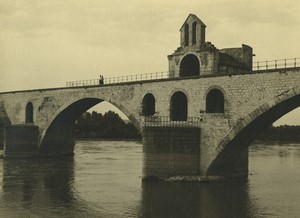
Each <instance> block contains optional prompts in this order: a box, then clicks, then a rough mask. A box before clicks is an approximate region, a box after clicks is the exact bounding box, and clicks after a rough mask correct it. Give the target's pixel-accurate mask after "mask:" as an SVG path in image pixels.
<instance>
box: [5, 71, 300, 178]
mask: <svg viewBox="0 0 300 218" xmlns="http://www.w3.org/2000/svg"><path fill="white" fill-rule="evenodd" d="M299 71H300V70H299V69H298V68H292V69H285V70H274V71H271V72H270V71H257V72H252V73H248V74H236V75H218V76H198V77H185V78H169V79H160V80H150V81H143V82H131V83H120V84H108V85H101V86H85V87H69V88H55V89H41V90H28V91H15V92H6V93H0V111H1V113H0V120H1V124H2V126H3V127H5V129H6V131H7V134H6V137H4V138H5V139H4V144H5V145H6V146H8V147H7V148H6V151H5V154H4V155H6V156H7V157H15V156H19V155H21V156H24V155H25V154H27V155H38V156H57V155H68V154H72V153H73V147H74V141H73V137H72V125H73V123H74V122H75V120H76V119H77V118H78V117H79V116H80V115H81V114H82V113H83V112H84V111H86V110H88V109H89V108H91V107H93V106H94V105H96V104H98V103H100V102H101V101H107V102H110V103H111V104H113V105H115V106H116V107H118V108H119V109H120V110H121V111H122V112H124V114H125V115H126V116H127V117H128V118H129V119H130V120H131V121H132V123H133V124H134V125H135V126H136V127H137V128H138V129H139V130H140V131H141V133H142V135H143V141H144V143H143V151H144V170H143V174H144V175H143V176H144V177H148V176H157V177H160V178H165V177H169V176H175V175H201V176H208V175H221V176H246V175H247V173H248V171H247V170H248V146H249V144H250V143H251V142H252V141H253V140H254V139H255V136H256V135H257V134H258V133H259V132H260V131H262V130H263V129H264V128H266V127H268V126H269V125H271V124H272V123H273V122H274V121H276V120H277V119H278V118H280V117H281V116H283V115H284V114H286V113H288V112H289V111H291V110H293V109H295V108H297V107H298V106H299V105H300V99H299V98H300V86H299V81H300V72H299ZM164 117H168V118H169V119H168V120H166V121H165V122H162V119H163V118H164ZM191 117H192V118H193V119H194V120H193V121H192V122H189V121H190V118H191ZM12 127H15V128H17V130H16V129H15V128H12ZM33 127H35V129H37V130H36V131H37V133H36V134H33V135H36V140H37V144H36V146H33V148H34V149H33V150H32V147H31V148H30V150H29V151H28V150H26V149H25V151H24V149H23V148H22V146H27V144H26V143H25V142H26V141H27V142H28V140H29V141H30V137H29V138H28V132H26V130H24V128H25V129H28V128H29V129H30V128H33ZM18 128H22V130H18ZM14 131H17V132H18V131H20V132H21V133H20V132H19V134H17V135H13V136H11V134H16V133H15V132H14ZM24 131H25V134H26V135H25V136H22V133H24ZM11 132H12V133H11ZM18 137H19V138H18ZM20 137H21V138H20ZM22 137H23V138H22ZM14 138H17V139H15V140H13V139H14ZM16 140H19V142H16ZM21 142H22V143H21ZM14 143H15V144H14ZM18 143H19V144H18ZM20 143H21V144H23V145H20ZM24 143H25V144H24ZM20 146H21V147H20ZM11 148H12V149H11ZM25 156H26V155H25Z"/></svg>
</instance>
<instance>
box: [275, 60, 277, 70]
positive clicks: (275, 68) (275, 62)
mask: <svg viewBox="0 0 300 218" xmlns="http://www.w3.org/2000/svg"><path fill="white" fill-rule="evenodd" d="M275 69H277V60H275Z"/></svg>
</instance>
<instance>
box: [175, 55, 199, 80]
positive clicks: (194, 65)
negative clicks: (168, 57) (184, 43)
mask: <svg viewBox="0 0 300 218" xmlns="http://www.w3.org/2000/svg"><path fill="white" fill-rule="evenodd" d="M199 75H200V60H199V59H198V57H197V56H196V55H195V54H192V53H189V54H187V55H185V56H184V57H183V58H182V59H181V62H180V70H179V76H180V77H186V76H199Z"/></svg>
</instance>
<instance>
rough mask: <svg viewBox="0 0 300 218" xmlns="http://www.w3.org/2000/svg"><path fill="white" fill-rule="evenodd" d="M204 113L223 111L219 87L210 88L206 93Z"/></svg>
mask: <svg viewBox="0 0 300 218" xmlns="http://www.w3.org/2000/svg"><path fill="white" fill-rule="evenodd" d="M206 113H224V95H223V93H222V92H221V91H220V90H219V89H212V90H210V91H209V93H208V94H207V96H206Z"/></svg>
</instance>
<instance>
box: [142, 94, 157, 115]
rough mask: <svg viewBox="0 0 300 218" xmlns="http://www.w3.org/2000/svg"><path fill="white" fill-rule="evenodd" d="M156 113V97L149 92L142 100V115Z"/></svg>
mask: <svg viewBox="0 0 300 218" xmlns="http://www.w3.org/2000/svg"><path fill="white" fill-rule="evenodd" d="M154 114H155V98H154V96H153V95H152V94H150V93H147V94H146V95H145V96H144V98H143V101H142V115H144V116H152V115H154Z"/></svg>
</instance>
